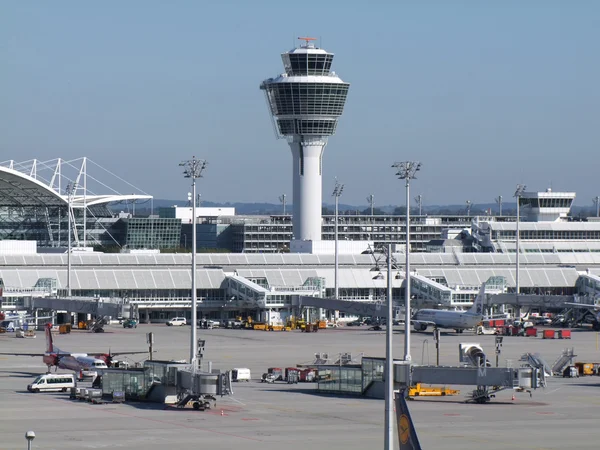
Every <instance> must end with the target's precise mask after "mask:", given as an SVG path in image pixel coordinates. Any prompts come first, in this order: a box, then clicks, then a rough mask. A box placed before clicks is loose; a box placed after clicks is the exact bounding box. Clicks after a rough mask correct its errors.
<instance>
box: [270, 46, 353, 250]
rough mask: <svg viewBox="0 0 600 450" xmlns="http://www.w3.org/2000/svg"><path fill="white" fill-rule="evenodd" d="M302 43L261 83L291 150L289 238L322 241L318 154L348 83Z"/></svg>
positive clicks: (326, 57)
mask: <svg viewBox="0 0 600 450" xmlns="http://www.w3.org/2000/svg"><path fill="white" fill-rule="evenodd" d="M302 40H305V41H306V44H305V45H302V46H301V47H299V48H295V49H293V50H290V51H289V52H286V53H284V54H282V55H281V58H282V60H283V65H284V68H285V73H282V74H281V75H279V76H278V77H276V78H269V79H267V80H264V81H263V82H262V83H261V85H260V88H261V89H262V90H264V91H265V94H266V99H267V104H268V106H269V110H270V112H271V116H272V118H273V120H274V126H275V132H276V135H277V137H278V138H286V139H287V140H288V143H289V145H290V148H291V150H292V158H293V162H292V170H293V173H292V183H293V196H292V198H293V211H294V215H293V218H292V224H293V235H294V239H297V240H310V241H319V240H321V208H322V198H323V194H322V168H323V161H322V160H323V150H324V149H325V146H326V145H327V138H328V137H329V136H332V135H334V134H335V130H336V127H337V123H338V119H339V117H340V116H341V115H342V112H343V109H344V105H345V103H346V97H347V95H348V88H349V86H350V85H349V84H348V83H344V82H343V81H342V80H341V79H340V78H339V77H338V76H337V75H336V74H335V72H332V71H331V70H330V68H331V63H332V61H333V54H332V53H328V52H326V51H325V50H323V49H320V48H317V47H315V46H314V45H313V44H312V41H314V39H312V38H302Z"/></svg>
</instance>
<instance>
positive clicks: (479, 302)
mask: <svg viewBox="0 0 600 450" xmlns="http://www.w3.org/2000/svg"><path fill="white" fill-rule="evenodd" d="M484 300H485V283H482V284H481V288H480V289H479V293H478V294H477V297H475V301H474V302H473V306H471V309H469V312H470V313H471V314H481V315H483V301H484Z"/></svg>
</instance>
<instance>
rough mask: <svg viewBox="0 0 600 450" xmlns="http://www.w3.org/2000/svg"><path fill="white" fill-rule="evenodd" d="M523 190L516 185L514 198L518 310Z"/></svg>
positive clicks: (525, 187) (523, 187)
mask: <svg viewBox="0 0 600 450" xmlns="http://www.w3.org/2000/svg"><path fill="white" fill-rule="evenodd" d="M525 189H527V186H525V185H524V184H517V189H516V191H515V197H516V199H517V230H516V233H515V263H516V271H515V296H516V300H517V309H520V306H519V291H520V285H519V244H520V238H521V233H520V230H519V222H520V221H521V205H520V203H521V196H522V195H523V192H525Z"/></svg>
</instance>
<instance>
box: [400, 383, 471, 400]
mask: <svg viewBox="0 0 600 450" xmlns="http://www.w3.org/2000/svg"><path fill="white" fill-rule="evenodd" d="M458 394H460V391H457V390H455V389H448V388H447V387H446V386H444V387H431V386H423V385H422V384H421V383H417V384H415V385H414V386H411V388H410V389H409V390H408V396H409V397H443V396H446V395H458Z"/></svg>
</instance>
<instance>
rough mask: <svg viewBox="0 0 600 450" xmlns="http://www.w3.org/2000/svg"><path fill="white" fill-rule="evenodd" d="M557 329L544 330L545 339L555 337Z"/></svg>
mask: <svg viewBox="0 0 600 450" xmlns="http://www.w3.org/2000/svg"><path fill="white" fill-rule="evenodd" d="M555 333H556V331H555V330H544V339H554V334H555Z"/></svg>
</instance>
